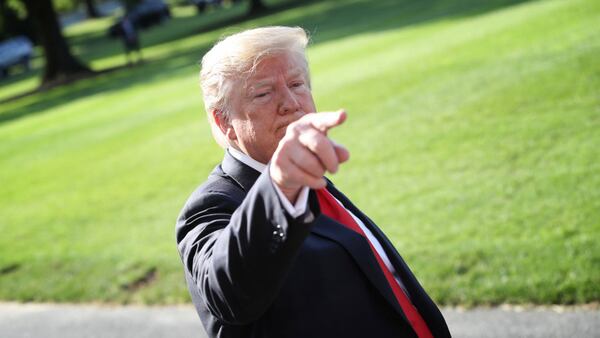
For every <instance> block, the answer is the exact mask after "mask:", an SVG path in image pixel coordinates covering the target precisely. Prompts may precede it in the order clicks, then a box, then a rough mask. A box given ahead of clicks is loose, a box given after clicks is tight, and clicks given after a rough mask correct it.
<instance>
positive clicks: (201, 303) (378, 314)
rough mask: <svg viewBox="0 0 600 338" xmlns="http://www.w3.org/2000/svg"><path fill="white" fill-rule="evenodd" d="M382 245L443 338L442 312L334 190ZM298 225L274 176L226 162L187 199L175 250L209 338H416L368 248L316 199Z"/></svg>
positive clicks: (436, 333) (385, 243)
mask: <svg viewBox="0 0 600 338" xmlns="http://www.w3.org/2000/svg"><path fill="white" fill-rule="evenodd" d="M327 189H328V190H329V191H330V192H331V193H332V194H333V195H334V196H335V197H336V198H337V199H338V200H339V201H341V202H342V203H343V204H344V205H345V206H346V208H348V209H349V210H351V211H352V212H353V213H354V214H355V215H356V216H357V217H359V218H360V219H361V220H362V221H363V222H364V224H365V225H366V226H367V227H368V228H369V229H370V230H371V231H372V232H373V234H374V235H375V237H377V239H378V240H379V241H380V243H381V245H382V246H383V248H384V250H385V252H386V254H387V255H388V257H389V258H390V260H391V262H392V264H393V265H394V267H395V269H396V271H397V272H398V274H399V275H400V277H401V280H402V281H403V283H404V285H405V287H406V289H407V291H408V293H409V296H410V298H411V300H412V302H413V304H414V305H415V306H416V308H417V309H418V310H419V313H420V314H421V315H422V316H423V318H424V320H425V321H426V322H427V324H428V326H429V328H430V330H431V332H432V333H433V335H434V336H435V337H449V336H450V333H449V331H448V327H447V326H446V323H445V321H444V318H443V317H442V315H441V313H440V311H439V310H438V308H437V306H436V305H435V304H434V303H433V301H432V300H431V299H430V298H429V296H428V295H427V294H426V293H425V291H424V290H423V289H422V287H421V285H419V282H418V281H417V279H416V278H415V277H414V275H413V274H412V272H411V271H410V269H409V268H408V266H407V265H406V263H405V262H404V261H403V260H402V258H401V257H400V255H399V254H398V252H397V251H396V250H395V249H394V247H393V245H392V244H391V243H390V241H389V240H388V239H387V238H386V237H385V235H384V234H383V233H382V232H381V230H379V228H378V227H377V226H376V225H375V224H374V223H373V222H372V221H371V220H370V219H369V218H368V217H367V216H365V215H364V214H363V213H362V212H361V211H360V210H358V209H357V208H356V207H355V206H354V205H353V204H352V203H351V202H350V201H349V200H348V199H347V198H346V197H345V196H344V195H343V194H342V193H340V192H339V191H338V190H336V189H335V188H334V187H333V185H332V184H329V185H328V188H327ZM308 203H309V206H308V208H307V212H306V213H305V214H304V215H301V216H300V217H297V218H293V217H291V216H290V215H289V214H288V213H287V212H286V211H285V209H284V208H283V206H282V205H281V202H280V200H279V197H278V195H277V193H276V191H275V190H274V186H273V183H272V181H271V179H270V177H269V173H268V170H266V171H265V172H264V173H262V174H260V173H258V172H257V171H255V170H254V169H252V168H250V167H248V166H246V165H245V164H243V163H241V162H240V161H238V160H236V159H235V158H233V157H232V156H231V155H229V154H226V155H225V158H224V160H223V162H222V163H221V165H219V166H217V167H216V168H215V170H214V171H213V172H212V173H211V175H210V176H209V178H208V180H207V181H206V182H205V183H204V184H203V185H201V186H200V187H199V188H198V189H197V190H196V191H195V192H194V193H193V194H192V195H191V196H190V198H189V199H188V201H187V203H186V205H185V206H184V208H183V210H182V212H181V215H180V217H179V219H178V221H177V243H178V249H179V253H180V255H181V259H182V261H183V263H184V265H185V276H186V280H187V283H188V286H189V290H190V293H191V295H192V300H193V302H194V305H195V306H196V309H197V311H198V314H199V315H200V319H201V320H202V323H203V324H204V327H205V329H206V331H207V333H208V335H209V336H210V337H219V338H225V337H227V338H229V337H236V338H237V337H272V338H287V337H290V338H292V337H293V338H319V337H323V338H333V337H341V338H353V337H356V338H364V337H376V338H386V337H394V338H397V337H415V333H414V331H413V330H412V328H411V327H410V325H409V323H408V322H407V320H406V318H405V316H404V313H403V312H402V310H401V308H400V306H399V305H398V303H397V301H396V299H395V298H394V295H393V293H392V291H391V289H390V287H389V285H388V284H387V281H386V279H385V276H384V275H383V273H382V272H381V270H380V269H379V265H378V263H377V261H376V260H375V258H374V256H373V254H372V252H371V249H370V247H369V244H368V243H367V241H366V239H365V238H364V237H362V236H361V235H359V234H357V233H355V232H354V231H352V230H349V229H348V228H346V226H344V225H342V224H339V223H338V222H336V221H334V220H333V219H331V218H329V217H327V216H325V215H322V214H321V213H320V210H319V205H318V202H317V198H316V195H315V194H314V192H313V191H311V193H310V194H309V202H308Z"/></svg>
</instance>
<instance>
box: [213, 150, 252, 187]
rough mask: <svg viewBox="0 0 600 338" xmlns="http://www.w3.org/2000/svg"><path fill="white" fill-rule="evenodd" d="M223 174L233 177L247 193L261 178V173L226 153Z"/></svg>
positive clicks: (222, 165)
mask: <svg viewBox="0 0 600 338" xmlns="http://www.w3.org/2000/svg"><path fill="white" fill-rule="evenodd" d="M221 169H222V170H223V173H225V174H226V175H227V176H229V177H231V178H232V179H233V180H234V181H235V182H236V183H237V184H238V185H239V186H240V188H242V189H243V190H244V191H245V192H248V191H249V190H250V188H252V186H253V185H254V182H256V180H257V179H258V177H259V176H260V172H258V171H256V170H254V169H253V168H251V167H249V166H247V165H246V164H244V163H242V162H240V161H239V160H237V159H236V158H235V157H233V156H231V154H229V152H228V151H225V157H224V158H223V162H221Z"/></svg>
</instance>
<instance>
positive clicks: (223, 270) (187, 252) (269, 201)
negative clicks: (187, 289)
mask: <svg viewBox="0 0 600 338" xmlns="http://www.w3.org/2000/svg"><path fill="white" fill-rule="evenodd" d="M268 172H269V170H266V171H265V172H264V173H263V174H261V176H260V177H259V178H258V180H257V181H256V183H255V184H254V186H253V187H252V189H250V191H249V192H248V194H247V195H246V197H245V198H244V199H243V201H242V202H241V204H240V202H239V200H237V201H236V199H235V198H234V197H233V196H230V193H228V192H223V191H208V192H205V193H202V194H200V195H199V196H198V197H196V198H194V199H193V201H192V202H191V203H188V207H187V208H186V209H184V212H183V213H182V215H181V216H180V218H179V220H178V224H177V240H178V249H179V252H180V255H181V258H182V260H183V263H184V264H185V267H186V269H187V272H188V273H190V275H191V276H192V279H193V281H194V283H195V286H196V287H197V289H198V292H199V294H200V296H201V298H202V299H203V300H204V302H205V305H206V307H207V308H208V309H209V311H210V312H211V313H212V314H213V315H214V316H215V317H217V318H219V319H220V320H222V321H223V322H226V323H229V324H238V325H240V324H246V323H249V322H252V321H254V320H256V319H257V318H258V317H260V316H261V315H262V314H263V313H264V312H265V311H266V310H267V308H268V307H269V306H270V304H271V303H272V302H273V300H274V299H275V297H276V296H277V294H278V292H279V289H280V287H281V284H282V283H283V281H284V279H285V276H286V273H287V271H288V270H289V268H290V267H291V265H292V263H293V260H294V259H295V257H296V255H297V252H298V250H299V248H300V246H301V245H302V243H303V241H304V239H305V238H306V236H307V235H308V233H309V231H310V227H311V225H312V223H313V222H314V219H315V214H314V213H313V211H314V210H315V209H314V206H313V207H309V208H307V211H306V212H305V213H304V214H303V215H300V216H298V217H296V218H294V217H292V216H291V215H289V214H288V213H287V212H286V211H285V208H284V207H283V206H282V204H281V201H280V200H279V197H278V195H277V193H276V192H275V187H274V185H273V183H272V182H271V178H270V176H269V174H268ZM316 208H317V211H318V206H316Z"/></svg>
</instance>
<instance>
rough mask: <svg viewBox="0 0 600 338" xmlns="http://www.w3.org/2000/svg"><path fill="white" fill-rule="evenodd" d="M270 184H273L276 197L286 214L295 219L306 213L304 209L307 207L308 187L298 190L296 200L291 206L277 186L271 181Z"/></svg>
mask: <svg viewBox="0 0 600 338" xmlns="http://www.w3.org/2000/svg"><path fill="white" fill-rule="evenodd" d="M271 183H273V187H274V188H275V191H276V192H277V196H279V200H280V201H281V204H283V208H284V209H285V211H287V213H288V214H290V216H292V217H293V218H297V217H299V216H301V215H303V214H304V213H305V212H306V207H307V206H308V192H309V191H310V189H309V188H308V187H303V188H302V190H300V194H298V198H296V203H294V205H292V203H291V202H290V201H289V200H288V199H287V197H285V195H284V194H283V192H282V191H281V189H279V187H278V186H277V184H275V182H273V181H271Z"/></svg>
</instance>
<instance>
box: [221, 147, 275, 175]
mask: <svg viewBox="0 0 600 338" xmlns="http://www.w3.org/2000/svg"><path fill="white" fill-rule="evenodd" d="M227 151H228V152H229V154H230V155H231V156H233V157H234V158H235V159H236V160H238V161H240V162H242V163H244V164H245V165H247V166H249V167H250V168H252V169H254V170H256V171H258V172H260V173H262V172H263V171H264V170H265V169H266V168H267V165H266V164H264V163H260V162H258V161H257V160H255V159H253V158H252V157H250V156H248V155H246V154H244V153H243V152H241V151H239V150H237V149H235V148H233V147H229V148H227Z"/></svg>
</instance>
